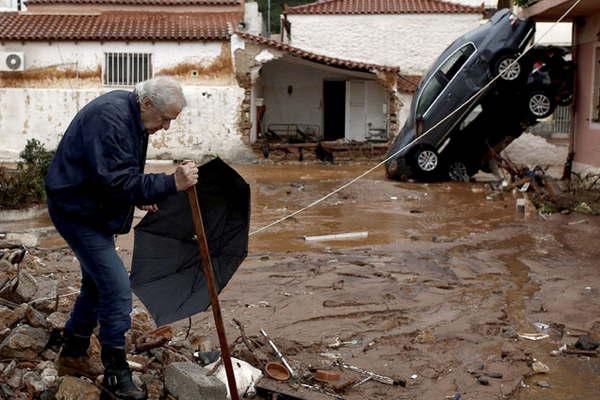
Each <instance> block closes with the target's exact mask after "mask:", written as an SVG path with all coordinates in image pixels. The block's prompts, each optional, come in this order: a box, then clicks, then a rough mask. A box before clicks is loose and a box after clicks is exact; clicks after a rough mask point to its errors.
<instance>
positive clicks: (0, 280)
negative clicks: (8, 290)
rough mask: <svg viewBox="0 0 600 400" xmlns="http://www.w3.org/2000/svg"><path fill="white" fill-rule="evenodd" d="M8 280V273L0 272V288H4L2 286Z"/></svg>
mask: <svg viewBox="0 0 600 400" xmlns="http://www.w3.org/2000/svg"><path fill="white" fill-rule="evenodd" d="M9 280H10V275H9V274H8V272H5V271H0V287H4V285H6V282H8V281H9Z"/></svg>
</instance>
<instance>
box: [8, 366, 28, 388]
mask: <svg viewBox="0 0 600 400" xmlns="http://www.w3.org/2000/svg"><path fill="white" fill-rule="evenodd" d="M24 373H25V371H23V370H22V369H15V370H14V371H13V374H12V376H11V377H10V378H8V380H7V381H6V383H7V384H8V386H10V387H11V388H13V389H18V388H19V387H20V386H21V383H22V382H23V374H24Z"/></svg>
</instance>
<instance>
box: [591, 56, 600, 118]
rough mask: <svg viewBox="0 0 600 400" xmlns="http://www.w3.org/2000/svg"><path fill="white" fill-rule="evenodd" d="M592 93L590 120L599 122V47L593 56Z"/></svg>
mask: <svg viewBox="0 0 600 400" xmlns="http://www.w3.org/2000/svg"><path fill="white" fill-rule="evenodd" d="M593 90H594V93H593V96H594V97H593V98H592V105H593V107H594V108H593V109H592V122H596V123H598V122H600V47H598V48H597V49H596V55H595V56H594V89H593Z"/></svg>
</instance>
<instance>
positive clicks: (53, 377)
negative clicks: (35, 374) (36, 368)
mask: <svg viewBox="0 0 600 400" xmlns="http://www.w3.org/2000/svg"><path fill="white" fill-rule="evenodd" d="M41 377H42V381H43V382H44V384H45V385H46V387H52V386H54V385H55V384H56V381H57V379H58V371H57V370H56V369H54V368H53V367H48V368H45V369H44V370H43V371H42V374H41Z"/></svg>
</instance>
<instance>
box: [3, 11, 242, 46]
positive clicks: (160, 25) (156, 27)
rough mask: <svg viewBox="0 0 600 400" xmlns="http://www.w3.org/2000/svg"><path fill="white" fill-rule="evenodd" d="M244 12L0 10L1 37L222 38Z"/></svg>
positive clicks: (80, 38) (30, 38) (13, 38)
mask: <svg viewBox="0 0 600 400" xmlns="http://www.w3.org/2000/svg"><path fill="white" fill-rule="evenodd" d="M241 19H242V14H241V13H185V14H180V13H150V12H148V13H140V12H107V13H101V14H93V15H54V14H52V15H42V14H17V13H0V40H106V41H110V40H221V39H227V38H228V37H229V29H230V28H229V26H231V28H234V27H235V26H236V25H237V23H238V22H239V21H240V20H241Z"/></svg>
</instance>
